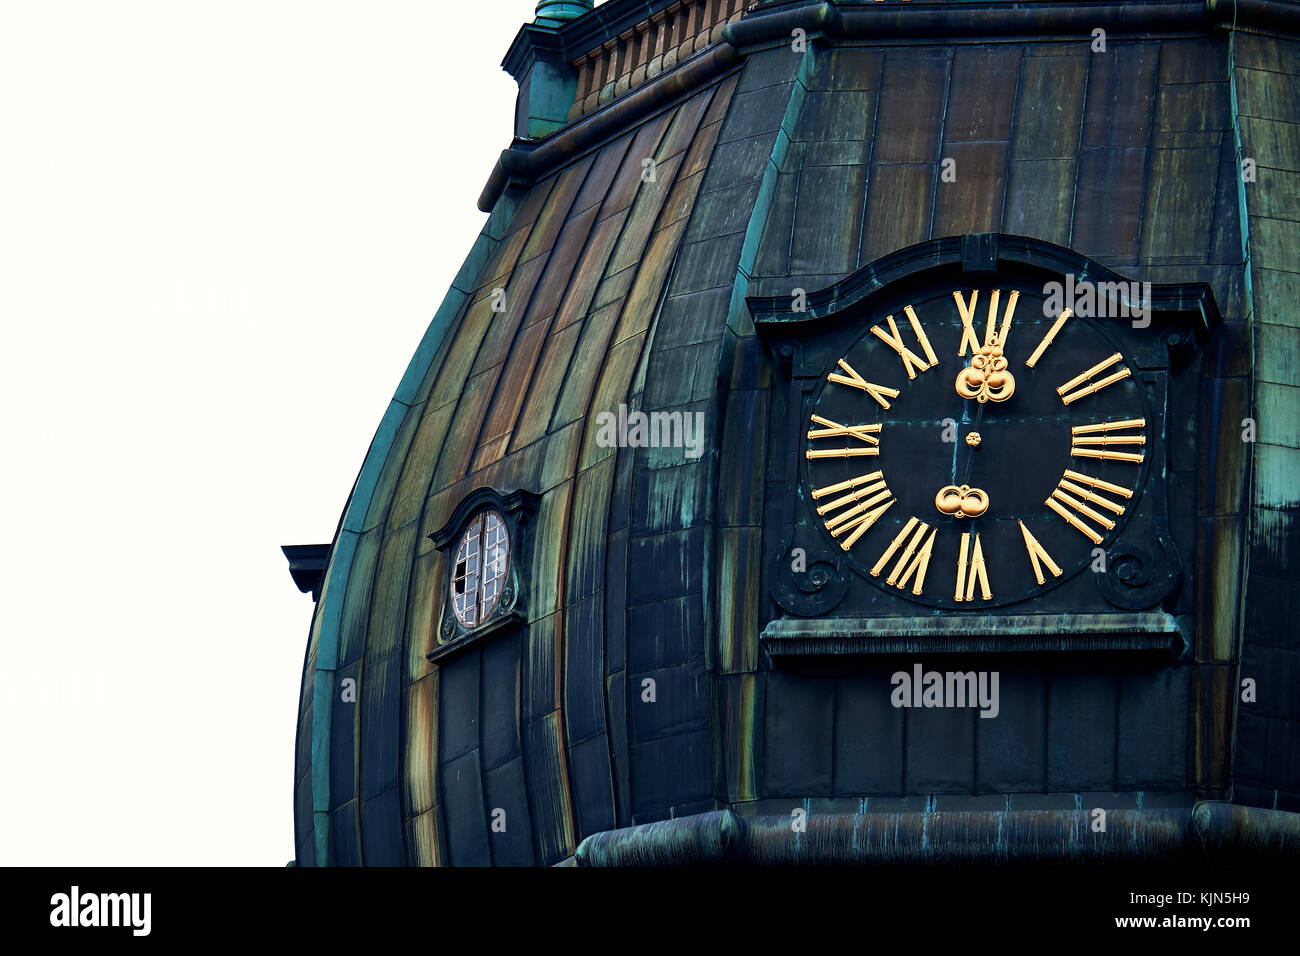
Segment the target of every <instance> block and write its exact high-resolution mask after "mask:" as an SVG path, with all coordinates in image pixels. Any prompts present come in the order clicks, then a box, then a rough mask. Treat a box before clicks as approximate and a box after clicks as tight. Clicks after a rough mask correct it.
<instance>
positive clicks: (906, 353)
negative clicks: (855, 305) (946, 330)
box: [871, 305, 939, 378]
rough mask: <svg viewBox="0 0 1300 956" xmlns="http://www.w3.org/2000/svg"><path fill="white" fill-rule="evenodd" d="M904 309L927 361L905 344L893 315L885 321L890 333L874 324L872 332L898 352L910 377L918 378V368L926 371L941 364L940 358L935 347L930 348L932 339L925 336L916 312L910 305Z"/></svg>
mask: <svg viewBox="0 0 1300 956" xmlns="http://www.w3.org/2000/svg"><path fill="white" fill-rule="evenodd" d="M903 311H904V312H905V313H906V314H907V321H909V322H910V323H912V332H913V334H914V335H915V336H916V340H917V341H918V342H920V343H921V350H922V351H923V352H925V361H922V360H921V359H919V358H917V357H916V353H915V352H913V351H912V350H911V349H909V348H907V346H905V345H903V336H902V335H901V334H900V333H899V331H898V326H897V325H896V324H895V323H894V317H893V316H892V315H889V316H886V317H885V323H886V324H887V325H888V326H889V332H888V333H885V332H884V331H883V330H882V329H881V328H880V326H878V325H873V326H872V327H871V334H872V335H874V336H875V337H876V338H878V339H880V341H882V342H884V343H885V344H886V345H888V346H889V347H890V348H891V349H893V350H894V351H895V352H897V353H898V357H899V358H901V359H902V360H903V368H904V370H905V371H906V372H907V377H908V378H916V370H920V371H922V372H924V371H925V370H926V369H930V368H934V366H936V365H938V364H939V360H938V358H936V357H935V354H934V349H932V348H930V340H929V339H927V338H926V337H925V330H924V329H922V328H921V322H920V320H919V319H917V317H916V312H915V311H914V310H913V309H912V307H911V306H910V305H909V306H905V307H904V308H903Z"/></svg>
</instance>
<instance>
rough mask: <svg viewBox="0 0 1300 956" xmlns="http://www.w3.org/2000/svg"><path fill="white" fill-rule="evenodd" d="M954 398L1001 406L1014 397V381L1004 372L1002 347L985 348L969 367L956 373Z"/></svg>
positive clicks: (976, 355)
mask: <svg viewBox="0 0 1300 956" xmlns="http://www.w3.org/2000/svg"><path fill="white" fill-rule="evenodd" d="M956 387H957V394H958V395H960V396H961V397H962V398H973V399H975V401H977V402H979V403H980V404H981V405H983V404H984V403H985V402H990V401H993V402H1005V401H1006V400H1007V399H1008V398H1010V397H1011V396H1012V395H1014V394H1015V391H1016V377H1015V376H1014V375H1012V374H1011V371H1010V369H1008V368H1007V360H1006V358H1005V357H1004V356H1003V355H1002V346H1001V345H1000V344H998V343H996V342H994V343H993V344H991V345H985V346H984V347H983V348H981V349H980V350H979V351H978V352H976V353H975V355H974V356H973V357H972V358H971V360H970V367H969V368H964V369H962V370H961V371H960V372H958V373H957V382H956Z"/></svg>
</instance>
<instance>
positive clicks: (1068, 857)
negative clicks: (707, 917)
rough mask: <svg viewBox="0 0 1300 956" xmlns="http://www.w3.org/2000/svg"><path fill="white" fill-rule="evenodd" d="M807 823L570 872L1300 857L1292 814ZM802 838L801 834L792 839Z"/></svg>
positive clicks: (720, 827) (700, 825)
mask: <svg viewBox="0 0 1300 956" xmlns="http://www.w3.org/2000/svg"><path fill="white" fill-rule="evenodd" d="M1094 819H1095V818H1094V816H1093V814H1092V813H1091V811H1089V810H1043V811H1002V812H998V811H986V812H972V813H960V812H942V811H939V812H934V813H858V814H808V815H807V816H806V818H805V819H803V820H802V821H800V825H795V823H794V822H793V818H792V817H772V816H768V817H741V816H738V815H737V814H735V813H733V812H732V811H730V810H723V811H718V812H713V813H702V814H698V815H695V816H691V817H684V818H681V819H676V820H664V821H660V822H658V823H650V824H644V825H642V826H637V827H629V828H627V829H624V830H614V831H611V832H608V833H597V834H593V835H592V836H589V837H587V838H586V839H585V840H583V841H582V843H581V845H579V847H578V851H577V853H576V854H575V855H574V861H575V862H576V864H577V865H578V866H587V867H596V866H700V865H760V866H868V867H876V866H879V867H897V866H981V867H987V866H1102V865H1114V864H1119V863H1130V864H1134V863H1136V864H1142V863H1149V864H1155V863H1171V862H1182V863H1188V864H1191V863H1211V864H1225V863H1238V864H1240V863H1248V862H1263V861H1278V860H1295V859H1296V858H1298V857H1300V814H1296V813H1286V812H1281V811H1273V810H1261V809H1258V808H1255V807H1239V806H1233V805H1231V804H1225V803H1212V802H1206V803H1199V804H1197V805H1196V806H1195V807H1191V808H1187V809H1174V810H1114V811H1112V812H1110V813H1108V814H1107V815H1106V819H1105V831H1104V832H1099V831H1097V830H1095V829H1094V827H1093V823H1094ZM801 827H802V828H801Z"/></svg>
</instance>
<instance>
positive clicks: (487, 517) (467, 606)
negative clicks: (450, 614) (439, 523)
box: [451, 511, 510, 627]
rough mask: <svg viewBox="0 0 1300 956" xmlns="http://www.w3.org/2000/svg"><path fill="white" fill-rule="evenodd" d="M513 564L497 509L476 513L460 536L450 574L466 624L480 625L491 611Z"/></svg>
mask: <svg viewBox="0 0 1300 956" xmlns="http://www.w3.org/2000/svg"><path fill="white" fill-rule="evenodd" d="M509 567H510V536H509V535H508V534H507V533H506V523H505V519H504V518H502V517H501V515H499V514H498V513H497V512H495V511H485V512H483V513H482V514H479V515H477V516H476V517H475V518H474V519H473V520H472V521H470V523H469V527H467V528H466V529H465V533H464V534H463V535H462V536H461V539H460V546H459V547H458V548H457V549H456V563H455V566H454V567H453V569H452V575H451V602H452V607H453V608H454V609H455V611H456V618H457V620H459V621H460V623H461V624H463V625H464V626H465V627H478V625H480V624H482V623H483V621H484V620H486V619H487V617H488V616H489V615H490V614H491V613H492V610H493V608H495V607H496V605H497V601H498V600H499V599H500V597H501V590H502V588H504V587H505V580H506V571H507V570H509Z"/></svg>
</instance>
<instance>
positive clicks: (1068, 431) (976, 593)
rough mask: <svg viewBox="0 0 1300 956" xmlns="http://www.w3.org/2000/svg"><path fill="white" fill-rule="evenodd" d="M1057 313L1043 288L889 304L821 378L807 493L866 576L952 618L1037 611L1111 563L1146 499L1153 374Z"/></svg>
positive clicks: (1023, 286) (1006, 287)
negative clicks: (1013, 607)
mask: <svg viewBox="0 0 1300 956" xmlns="http://www.w3.org/2000/svg"><path fill="white" fill-rule="evenodd" d="M1048 305H1049V303H1047V302H1046V300H1045V297H1044V295H1043V292H1042V287H1041V285H1039V286H1034V285H1030V284H1027V283H1020V284H1014V283H1003V284H1001V285H1000V286H997V287H995V286H993V285H987V286H982V287H979V288H972V287H965V288H958V289H952V288H948V289H940V290H936V291H931V292H925V293H917V294H915V295H914V297H913V298H909V299H905V300H901V299H900V300H895V301H891V302H887V303H886V304H885V307H884V308H883V309H875V310H873V311H872V312H871V313H870V314H868V315H867V316H866V319H865V323H866V331H865V333H864V334H863V335H862V337H861V338H860V339H859V340H858V341H857V342H856V343H854V344H853V345H852V346H851V347H850V349H849V351H848V352H847V353H846V354H845V355H843V356H842V357H841V358H840V359H839V361H838V362H837V363H836V365H835V366H834V367H832V368H830V369H828V370H827V372H826V374H825V375H824V376H823V378H822V382H821V384H820V386H819V388H818V390H817V392H816V393H815V394H814V398H813V402H812V412H811V415H810V417H809V418H808V420H807V421H806V422H805V423H804V425H805V428H804V436H803V447H804V452H803V454H802V455H801V456H800V457H801V459H802V465H803V469H804V471H803V487H802V493H803V495H804V496H805V498H806V499H807V503H808V506H809V507H810V508H811V509H813V511H814V513H815V515H816V519H817V522H818V524H819V525H821V527H822V531H823V534H825V535H826V536H827V538H828V540H829V542H831V543H832V544H833V546H834V547H835V548H836V549H838V550H839V551H843V552H844V553H845V554H846V556H847V558H848V560H849V563H850V565H851V567H853V568H854V569H855V570H856V571H857V572H858V574H859V575H860V576H862V577H863V578H865V579H866V580H867V581H869V582H871V583H873V584H875V585H876V586H878V587H881V588H883V589H885V590H887V591H889V592H891V593H894V594H896V595H899V596H901V597H905V598H907V599H909V600H912V601H916V602H918V603H922V604H927V605H930V606H932V607H937V608H946V609H954V610H972V611H975V610H978V609H980V608H988V607H995V606H1001V605H1006V604H1011V603H1014V602H1017V601H1022V600H1025V599H1027V598H1030V597H1033V596H1034V595H1036V594H1040V593H1042V592H1043V591H1045V590H1046V589H1048V588H1051V587H1054V586H1055V585H1057V584H1059V583H1061V582H1063V581H1065V580H1066V579H1068V578H1069V577H1071V576H1073V575H1074V574H1076V573H1078V572H1080V571H1082V570H1084V569H1085V568H1088V567H1090V566H1093V565H1098V566H1099V562H1097V560H1096V559H1097V558H1098V556H1099V555H1100V553H1101V552H1102V551H1104V550H1105V549H1106V548H1107V546H1108V544H1109V543H1110V542H1111V541H1112V540H1113V539H1114V538H1115V536H1116V535H1118V534H1119V532H1120V530H1121V529H1122V527H1123V525H1124V522H1125V521H1126V520H1127V518H1128V517H1129V516H1130V515H1131V514H1132V513H1133V512H1134V511H1135V510H1136V508H1137V507H1138V498H1139V490H1140V489H1141V488H1142V487H1143V484H1144V479H1145V474H1146V469H1147V468H1148V462H1147V456H1148V444H1149V442H1150V441H1151V436H1150V435H1148V426H1147V421H1148V419H1149V418H1150V416H1149V415H1148V414H1147V413H1146V400H1145V398H1144V396H1143V392H1142V388H1141V387H1140V385H1139V384H1138V382H1137V381H1135V376H1136V375H1137V374H1138V370H1137V369H1136V367H1135V366H1134V365H1133V363H1132V362H1131V361H1130V360H1129V359H1127V358H1126V357H1125V356H1124V355H1123V354H1121V352H1120V350H1119V348H1118V347H1117V346H1116V344H1115V342H1114V341H1113V340H1112V339H1111V338H1110V336H1109V335H1108V334H1107V332H1106V331H1105V330H1104V329H1103V328H1102V326H1101V325H1100V324H1099V323H1097V322H1096V321H1094V320H1092V319H1085V318H1080V317H1077V316H1074V315H1072V314H1071V313H1070V312H1069V310H1068V309H1067V310H1060V311H1056V310H1052V309H1050V308H1045V306H1048ZM1098 549H1101V551H1099V550H1098Z"/></svg>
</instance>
